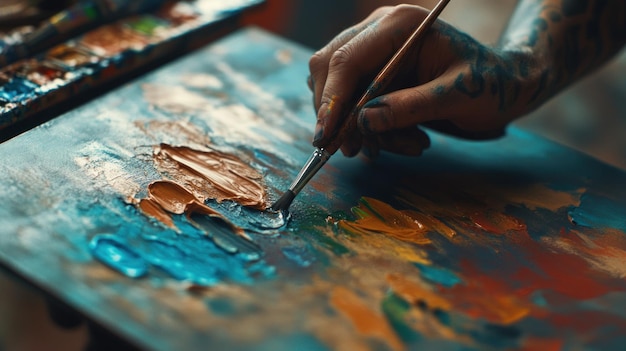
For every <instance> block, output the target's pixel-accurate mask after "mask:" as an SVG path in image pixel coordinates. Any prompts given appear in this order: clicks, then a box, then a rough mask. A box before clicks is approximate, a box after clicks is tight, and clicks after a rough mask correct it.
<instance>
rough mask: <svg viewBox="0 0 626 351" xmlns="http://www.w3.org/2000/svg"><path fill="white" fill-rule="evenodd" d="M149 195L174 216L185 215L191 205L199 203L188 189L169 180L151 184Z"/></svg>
mask: <svg viewBox="0 0 626 351" xmlns="http://www.w3.org/2000/svg"><path fill="white" fill-rule="evenodd" d="M148 194H149V196H150V199H152V200H153V201H154V202H156V203H158V204H159V205H160V206H161V207H162V208H163V209H164V210H166V211H167V212H170V213H174V214H183V213H184V212H185V209H186V208H187V206H188V205H189V204H191V203H194V202H197V201H198V200H197V199H196V197H195V196H193V194H192V193H190V192H189V191H187V189H185V188H183V187H182V186H180V185H179V184H177V183H174V182H172V181H169V180H159V181H156V182H152V183H150V185H148Z"/></svg>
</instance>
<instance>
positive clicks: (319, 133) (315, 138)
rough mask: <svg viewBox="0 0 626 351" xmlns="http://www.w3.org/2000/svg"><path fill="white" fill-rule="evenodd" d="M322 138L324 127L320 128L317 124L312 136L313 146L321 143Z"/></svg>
mask: <svg viewBox="0 0 626 351" xmlns="http://www.w3.org/2000/svg"><path fill="white" fill-rule="evenodd" d="M323 137H324V127H323V126H322V124H321V123H317V124H316V125H315V134H314V135H313V145H315V144H317V143H319V142H320V141H322V138H323Z"/></svg>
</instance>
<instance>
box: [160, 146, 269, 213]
mask: <svg viewBox="0 0 626 351" xmlns="http://www.w3.org/2000/svg"><path fill="white" fill-rule="evenodd" d="M154 159H155V162H156V163H157V166H158V167H159V168H162V169H167V170H170V171H171V170H176V171H177V173H178V175H177V176H179V177H180V174H182V175H183V178H184V176H185V175H191V176H196V177H200V178H202V179H203V180H205V181H206V182H208V184H209V185H210V187H211V188H212V194H211V195H212V196H211V198H214V199H216V200H217V201H223V200H232V201H235V202H237V203H239V204H241V205H242V206H248V207H252V208H256V209H259V210H263V209H265V208H266V207H267V204H266V194H265V189H264V187H263V185H262V184H261V175H260V174H259V173H258V172H257V171H256V170H254V169H253V168H252V167H250V166H249V165H248V164H246V163H245V162H244V161H243V160H241V159H239V158H238V157H236V156H234V155H230V154H226V153H223V152H220V151H217V150H211V149H209V150H207V151H201V150H196V149H192V148H189V147H185V146H170V145H168V144H161V145H160V146H159V147H158V148H157V149H156V150H155V154H154ZM173 176H174V175H173Z"/></svg>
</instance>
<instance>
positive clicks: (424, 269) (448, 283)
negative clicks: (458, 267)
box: [415, 263, 462, 288]
mask: <svg viewBox="0 0 626 351" xmlns="http://www.w3.org/2000/svg"><path fill="white" fill-rule="evenodd" d="M415 266H416V267H417V268H418V269H419V270H420V273H421V274H422V277H424V278H425V279H427V280H429V281H431V282H433V283H437V284H441V285H443V286H445V287H448V288H450V287H453V286H455V285H457V284H459V283H461V282H462V280H461V278H459V276H457V275H456V274H454V272H452V271H450V270H448V269H445V268H441V267H435V266H430V265H423V264H419V263H416V264H415Z"/></svg>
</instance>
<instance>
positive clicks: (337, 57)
mask: <svg viewBox="0 0 626 351" xmlns="http://www.w3.org/2000/svg"><path fill="white" fill-rule="evenodd" d="M353 56H354V54H353V50H352V47H351V45H349V44H346V45H343V46H342V47H340V48H339V49H337V51H335V52H334V53H333V54H332V56H331V58H330V66H331V67H343V66H346V65H349V64H350V61H351V60H352V58H353Z"/></svg>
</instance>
